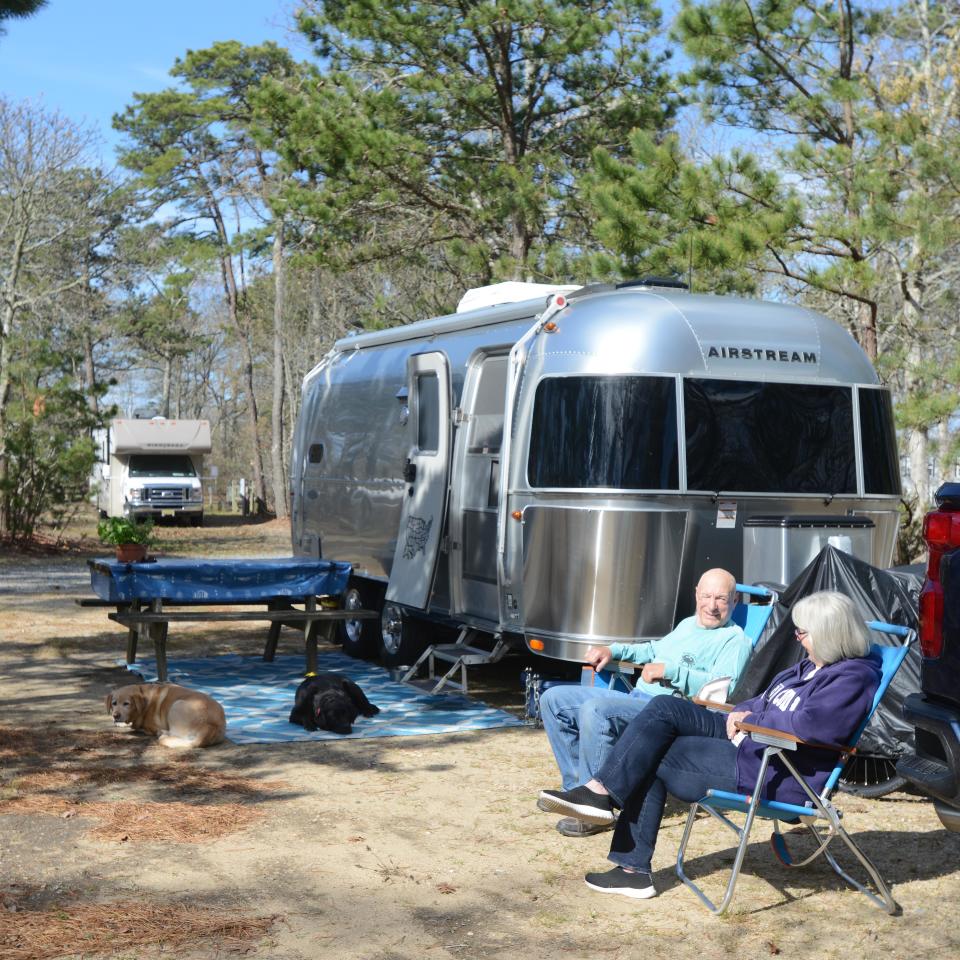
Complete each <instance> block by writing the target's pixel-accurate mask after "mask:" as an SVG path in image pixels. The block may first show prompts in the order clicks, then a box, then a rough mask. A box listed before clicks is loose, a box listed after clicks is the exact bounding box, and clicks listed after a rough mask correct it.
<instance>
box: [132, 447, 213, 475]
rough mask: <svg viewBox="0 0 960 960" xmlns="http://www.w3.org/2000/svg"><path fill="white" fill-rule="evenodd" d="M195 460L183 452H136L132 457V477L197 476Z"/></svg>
mask: <svg viewBox="0 0 960 960" xmlns="http://www.w3.org/2000/svg"><path fill="white" fill-rule="evenodd" d="M196 475H197V472H196V470H194V469H193V462H192V461H191V459H190V458H189V457H188V456H187V455H186V454H183V453H135V454H133V455H132V456H131V457H130V476H131V477H195V476H196Z"/></svg>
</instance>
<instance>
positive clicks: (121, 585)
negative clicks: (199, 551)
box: [89, 557, 352, 603]
mask: <svg viewBox="0 0 960 960" xmlns="http://www.w3.org/2000/svg"><path fill="white" fill-rule="evenodd" d="M89 565H90V585H91V587H92V588H93V592H94V593H95V594H96V595H97V596H98V597H100V599H102V600H116V601H124V600H156V599H161V598H162V599H165V600H223V601H224V602H227V603H230V602H233V603H242V602H245V601H246V602H251V603H256V602H263V601H266V600H269V599H270V598H271V597H299V598H303V597H319V596H323V595H325V594H330V595H336V594H339V593H343V591H344V590H345V589H346V587H347V581H348V579H349V578H350V571H351V569H352V568H351V565H350V564H349V563H343V562H342V561H339V560H311V559H308V558H305V557H270V558H266V559H262V560H256V559H246V558H244V559H239V558H238V559H221V560H189V559H157V560H149V561H145V562H143V563H121V562H120V561H118V560H116V559H114V558H113V557H105V558H102V559H96V560H90V561H89Z"/></svg>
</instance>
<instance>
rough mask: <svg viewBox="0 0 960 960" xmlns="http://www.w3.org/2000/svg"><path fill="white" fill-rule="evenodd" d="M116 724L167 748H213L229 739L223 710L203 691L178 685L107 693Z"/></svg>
mask: <svg viewBox="0 0 960 960" xmlns="http://www.w3.org/2000/svg"><path fill="white" fill-rule="evenodd" d="M106 704H107V713H109V714H110V715H111V716H112V717H113V721H114V723H129V724H130V726H131V727H133V729H134V730H142V731H143V732H144V733H149V734H150V735H151V736H155V737H159V738H160V743H161V744H162V745H163V746H165V747H209V746H212V745H213V744H215V743H222V742H223V740H224V739H225V738H226V733H227V720H226V717H224V715H223V707H221V706H220V704H219V703H217V701H216V700H214V699H213V698H212V697H208V696H207V695H206V694H205V693H200V691H199V690H188V689H187V688H186V687H178V686H177V685H176V684H175V683H137V684H132V685H131V686H128V687H120V688H119V689H117V690H114V691H113V692H112V693H108V694H107V699H106Z"/></svg>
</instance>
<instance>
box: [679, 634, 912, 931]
mask: <svg viewBox="0 0 960 960" xmlns="http://www.w3.org/2000/svg"><path fill="white" fill-rule="evenodd" d="M867 627H868V628H869V629H871V630H877V631H879V632H882V633H889V634H893V635H894V636H897V637H900V638H901V639H902V640H903V641H904V642H903V645H902V646H883V645H880V644H873V645H872V647H871V651H872V652H873V653H874V654H875V655H877V656H879V657H880V658H881V661H882V670H881V678H880V685H879V686H878V687H877V692H876V695H875V696H874V698H873V703H872V705H871V707H870V710H869V711H868V713H867V716H866V717H864V719H863V722H862V723H861V724H860V726H859V727H858V729H857V731H856V733H855V734H854V736H853V737H852V738H851V741H850V744H849V745H847V746H843V747H841V746H838V747H837V748H836V749H837V753H838V759H837V762H836V764H835V766H834V768H833V770H832V772H831V774H830V776H829V778H828V779H827V782H826V784H825V786H824V788H823V790H822V792H821V793H820V795H819V796H817V794H815V793H814V792H813V790H812V789H811V788H810V787H809V786H808V784H807V783H806V782H805V781H804V779H803V777H802V776H801V775H800V774H799V773H798V772H797V770H796V767H795V766H794V765H793V764H792V763H791V762H790V758H789V756H788V754H789V753H790V752H791V751H795V750H796V749H797V746H798V744H802V743H803V741H799V740H797V739H796V738H795V737H792V736H790V735H789V734H783V733H781V732H780V731H777V730H767V729H763V728H759V727H754V726H752V725H751V724H744V725H743V729H744V731H745V732H746V733H747V734H748V735H749V736H750V737H751V738H752V739H753V740H755V741H757V742H758V743H763V744H766V748H765V750H764V752H763V759H762V761H761V765H760V772H759V775H758V777H757V784H758V785H759V784H761V783H763V779H764V774H765V773H766V770H767V767H768V765H769V763H770V760H771V759H772V758H773V757H775V756H776V757H779V758H780V762H781V763H782V764H783V766H784V767H785V768H786V770H787V771H788V772H789V774H790V775H791V776H792V777H793V778H794V779H795V780H796V781H797V782H798V783H799V784H800V786H801V787H802V788H803V790H804V792H805V793H806V794H807V795H808V797H809V800H808V801H807V804H806V805H805V806H801V805H799V804H794V803H781V802H779V801H777V800H765V801H764V800H761V799H760V791H759V790H755V791H754V793H753V794H752V795H750V794H739V793H729V792H727V791H723V790H708V791H707V794H706V796H705V797H703V798H701V799H700V800H697V801H696V802H695V803H693V804H691V806H690V813H689V814H688V816H687V824H686V827H685V829H684V831H683V837H682V839H681V840H680V848H679V850H678V851H677V876H678V877H679V878H680V879H681V880H682V881H683V882H684V883H685V884H686V885H687V886H688V887H690V888H691V889H692V890H693V891H694V892H695V893H696V894H697V896H698V897H699V898H700V899H701V900H702V901H703V903H704V904H705V905H706V906H707V907H708V908H709V909H710V910H712V911H713V912H714V913H716V914H721V913H723V912H724V911H725V910H726V909H727V907H728V906H729V905H730V901H731V900H732V899H733V893H734V890H735V889H736V885H737V879H738V877H739V876H740V867H741V866H742V864H743V858H744V855H745V854H746V852H747V844H748V843H749V840H750V830H751V828H752V826H753V823H754V820H755V819H756V818H757V817H760V818H763V819H767V820H772V821H773V828H774V832H773V834H772V835H771V837H770V844H771V846H772V848H773V852H774V854H775V855H776V857H777V859H779V860H780V862H781V863H782V864H783V865H784V866H787V867H802V866H805V865H806V864H808V863H810V862H811V861H812V860H814V859H815V858H816V857H818V856H819V855H820V854H821V853H822V854H823V855H824V857H826V859H827V862H828V863H829V864H830V866H831V867H832V868H833V869H834V871H835V872H836V873H837V875H838V876H840V877H842V878H843V879H844V880H846V881H847V883H849V884H850V885H851V886H853V887H855V888H856V889H857V890H859V891H860V892H861V893H863V894H865V895H866V896H867V897H868V898H869V899H870V901H871V902H872V903H874V904H875V905H876V906H878V907H881V908H883V909H885V910H886V911H887V913H890V914H896V913H899V911H900V908H899V906H898V905H897V903H896V901H895V900H894V899H893V896H892V895H891V893H890V889H889V887H888V886H887V884H886V882H885V881H884V879H883V877H882V876H881V875H880V872H879V871H878V870H877V868H876V866H875V865H874V864H873V863H872V861H871V860H870V859H869V858H868V857H867V855H866V854H865V853H864V852H863V851H862V850H861V849H860V847H859V846H858V845H857V843H856V842H855V841H854V840H853V839H852V838H851V837H850V835H849V834H848V833H847V831H846V830H844V828H843V825H842V824H841V819H842V817H843V812H842V811H841V810H838V809H837V808H836V807H835V806H834V805H833V803H832V802H831V800H830V797H831V796H832V794H833V791H834V788H835V787H836V785H837V781H838V780H839V779H840V774H841V773H842V772H843V768H844V766H845V765H846V763H847V760H848V759H849V758H850V756H851V755H852V754H854V753H855V752H856V744H857V741H858V740H859V739H860V735H861V734H862V733H863V730H864V728H865V727H866V725H867V724H868V723H869V722H870V718H871V717H872V716H873V714H874V712H875V711H876V709H877V705H878V704H879V703H880V700H881V699H882V697H883V695H884V693H885V692H886V689H887V687H888V686H889V685H890V681H891V680H892V679H893V677H894V675H895V674H896V672H897V670H898V669H899V668H900V664H901V663H903V659H904V657H905V656H906V655H907V650H908V649H909V646H910V642H911V640H912V639H913V633H914V631H912V630H910V629H908V628H906V627H899V626H896V625H894V624H888V623H880V622H879V621H871V622H869V623H867ZM710 706H712V707H713V706H715V705H713V704H711V705H710ZM727 709H731V708H727ZM738 726H739V725H738ZM699 810H703V811H705V812H706V813H709V814H710V815H711V816H712V817H713V818H715V819H716V820H719V821H720V822H721V823H723V824H725V825H726V826H727V827H729V828H730V829H731V830H732V831H733V832H734V833H735V834H737V836H738V837H739V843H738V845H737V851H736V856H735V857H734V862H733V869H732V871H731V874H730V880H729V882H728V883H727V889H726V892H725V893H724V896H723V899H721V900H720V902H719V903H718V904H715V903H714V902H713V901H712V900H710V899H709V898H708V897H707V895H706V894H705V893H704V892H703V891H702V890H701V889H700V887H699V886H698V885H697V884H696V883H694V882H693V880H691V879H690V878H689V877H688V876H687V875H686V874H685V873H684V870H683V862H684V854H685V853H686V849H687V843H688V841H689V839H690V835H691V833H692V831H693V824H694V821H695V820H696V818H697V812H698V811H699ZM732 811H738V812H740V813H743V814H746V819H745V820H744V823H743V826H742V827H741V826H738V825H737V824H736V823H734V821H733V820H731V819H730V818H729V817H728V816H727V813H728V812H732ZM781 823H786V824H788V825H790V826H795V825H796V824H798V823H800V824H802V825H803V826H805V827H806V828H807V830H808V831H809V832H810V833H811V834H812V835H813V838H814V840H815V842H816V849H815V850H814V851H813V853H811V854H810V855H809V856H807V857H804V859H802V860H799V861H797V862H794V861H793V859H792V857H791V855H790V851H789V850H788V848H787V842H786V838H785V837H784V835H783V833H782V832H781V829H780V825H781ZM835 837H840V839H841V840H843V842H844V843H845V844H846V846H847V847H848V848H849V850H850V851H851V852H852V853H853V855H854V856H855V857H856V858H857V860H859V861H860V863H861V865H862V866H863V867H864V869H865V870H866V872H867V873H868V874H869V876H870V879H871V880H872V881H873V883H874V886H875V887H876V890H877V893H874V892H873V891H872V890H870V889H869V888H868V887H866V886H865V885H864V884H862V883H860V882H859V881H857V880H855V879H854V878H853V877H851V876H850V875H849V874H848V873H846V872H845V871H844V870H843V869H842V868H841V867H840V865H839V864H838V863H837V861H836V860H835V859H834V857H833V854H832V853H831V852H830V851H829V850H828V849H827V847H828V846H829V844H830V842H831V841H832V840H833V839H834V838H835Z"/></svg>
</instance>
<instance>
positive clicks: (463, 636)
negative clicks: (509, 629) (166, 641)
mask: <svg viewBox="0 0 960 960" xmlns="http://www.w3.org/2000/svg"><path fill="white" fill-rule="evenodd" d="M479 636H481V633H480V631H479V630H474V629H472V628H471V627H464V628H463V629H462V630H461V631H460V635H459V636H458V637H457V642H456V643H436V644H433V645H432V646H429V647H427V649H426V650H424V651H423V653H422V654H420V657H419V659H418V660H417V662H416V663H415V664H414V665H413V666H412V667H411V668H410V669H409V670H407V672H406V673H405V674H404V675H403V676H402V677H401V678H400V679H401V680H402V681H407V680H412V679H413V678H414V677H415V676H416V675H417V673H419V671H420V667H421V666H422V665H423V664H424V663H426V664H427V676H428V678H429V679H430V680H436V681H437V682H436V683H435V684H434V686H433V688H432V689H431V690H430V693H437V692H438V691H439V690H440V689H441V688H442V687H444V686H449V687H452V688H453V689H454V690H459V691H460V692H461V693H464V694H465V693H467V667H475V666H479V665H480V664H484V663H496V662H497V661H498V660H500V659H501V658H502V657H503V655H504V654H505V653H506V652H507V643H506V642H505V641H504V640H503V638H502V637H500V636H497V638H496V640H497V642H496V643H495V644H494V647H493V649H492V650H487V649H486V648H484V647H474V646H471V645H470V644H469V643H468V642H467V641H468V640H472V639H474V638H475V637H479ZM438 660H441V661H443V662H444V663H449V664H450V667H449V669H448V670H447V671H446V673H444V674H443V675H442V676H441V677H439V679H438V678H437V675H436V662H437V661H438ZM458 670H459V671H460V682H459V683H458V682H457V681H456V680H454V679H453V676H454V674H455V673H456V672H457V671H458Z"/></svg>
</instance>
